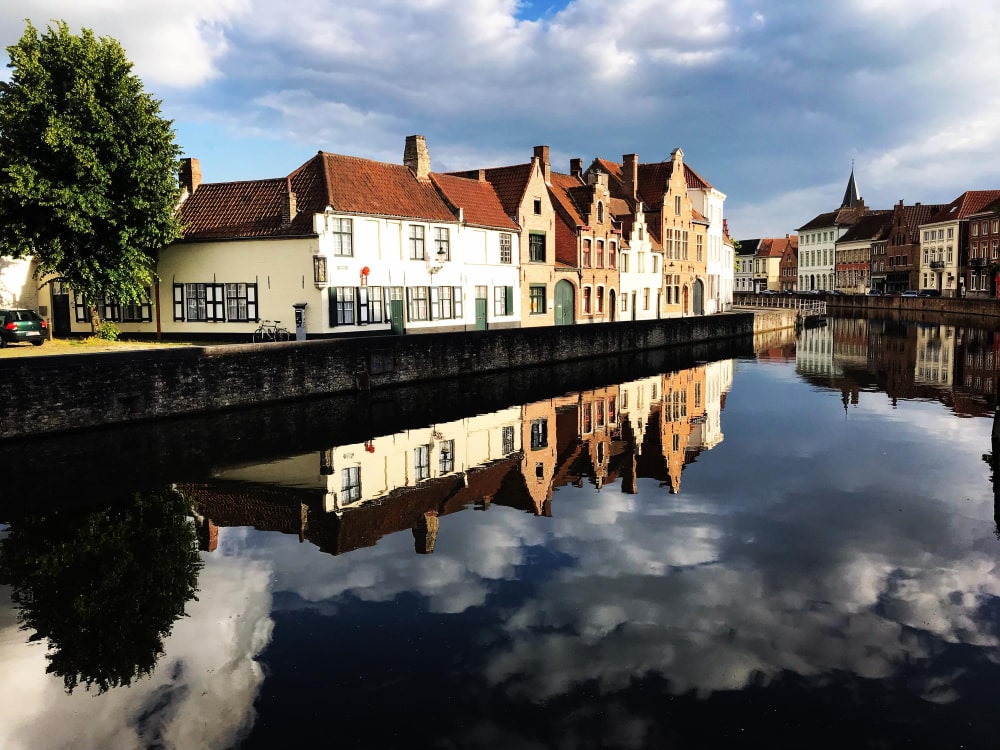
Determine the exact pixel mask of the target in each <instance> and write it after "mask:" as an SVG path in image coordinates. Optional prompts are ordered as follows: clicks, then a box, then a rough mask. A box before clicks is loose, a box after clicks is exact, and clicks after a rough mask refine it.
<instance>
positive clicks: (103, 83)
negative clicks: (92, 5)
mask: <svg viewBox="0 0 1000 750" xmlns="http://www.w3.org/2000/svg"><path fill="white" fill-rule="evenodd" d="M7 53H8V55H9V56H10V62H9V63H8V66H7V67H9V68H12V69H13V73H12V75H11V79H10V81H9V82H6V83H0V247H2V249H3V253H4V254H5V255H12V256H14V257H18V258H23V257H27V256H33V257H34V258H36V260H37V263H38V273H39V274H41V275H53V276H54V277H55V278H57V279H60V280H63V281H65V282H66V283H68V284H69V285H70V286H71V287H72V288H73V289H74V290H75V291H76V292H77V293H78V294H82V295H83V296H84V297H85V298H86V299H87V300H89V301H90V302H91V318H92V322H93V324H94V326H95V330H96V325H97V324H98V322H99V318H98V313H97V307H98V305H97V302H99V301H101V300H103V299H104V297H105V296H108V297H110V298H112V299H116V300H119V301H121V302H137V301H140V300H141V299H142V298H144V297H145V295H146V289H147V287H148V286H149V285H150V283H151V281H152V277H153V274H154V273H155V262H156V256H157V253H158V251H159V249H160V248H162V247H163V246H164V245H167V244H169V243H170V242H172V241H173V240H175V239H176V238H177V237H179V236H180V224H179V220H178V217H177V213H176V208H177V200H178V197H179V188H178V184H177V179H176V176H177V171H178V167H179V162H178V159H179V156H180V148H179V147H178V146H177V145H176V144H175V142H174V132H173V128H172V122H171V121H169V120H164V119H162V118H161V117H160V102H159V101H157V100H155V99H153V98H152V97H151V96H149V94H147V93H145V92H144V91H143V85H142V81H140V80H139V78H138V77H137V76H136V75H134V74H133V73H132V63H131V62H130V61H129V60H128V58H127V57H126V56H125V51H124V50H123V49H122V47H121V45H120V44H119V43H118V42H117V41H115V40H114V39H110V38H107V37H101V38H97V37H95V36H94V32H93V31H91V30H89V29H84V30H83V31H82V33H81V34H80V35H79V36H77V35H74V34H71V33H70V31H69V28H68V27H67V25H66V23H65V22H61V21H60V22H56V23H55V25H54V26H50V27H49V28H48V30H47V32H46V33H44V34H41V35H40V34H39V33H38V32H37V31H36V30H35V28H34V27H33V26H32V25H31V23H30V21H29V22H28V24H27V27H26V29H25V31H24V34H23V36H22V37H21V39H20V40H19V41H18V42H17V44H14V45H12V46H10V47H8V48H7Z"/></svg>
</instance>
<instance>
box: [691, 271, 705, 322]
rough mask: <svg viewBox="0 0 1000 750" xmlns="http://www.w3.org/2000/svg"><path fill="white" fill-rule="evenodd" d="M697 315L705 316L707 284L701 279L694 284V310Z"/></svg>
mask: <svg viewBox="0 0 1000 750" xmlns="http://www.w3.org/2000/svg"><path fill="white" fill-rule="evenodd" d="M693 312H694V314H695V315H704V314H705V284H704V283H703V282H702V280H701V279H698V280H697V281H695V282H694V310H693Z"/></svg>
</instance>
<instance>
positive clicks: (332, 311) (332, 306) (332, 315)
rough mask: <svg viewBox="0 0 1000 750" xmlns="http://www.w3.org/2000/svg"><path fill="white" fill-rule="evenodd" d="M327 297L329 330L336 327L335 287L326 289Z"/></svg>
mask: <svg viewBox="0 0 1000 750" xmlns="http://www.w3.org/2000/svg"><path fill="white" fill-rule="evenodd" d="M327 297H328V299H329V300H330V328H336V327H337V287H335V286H331V287H327Z"/></svg>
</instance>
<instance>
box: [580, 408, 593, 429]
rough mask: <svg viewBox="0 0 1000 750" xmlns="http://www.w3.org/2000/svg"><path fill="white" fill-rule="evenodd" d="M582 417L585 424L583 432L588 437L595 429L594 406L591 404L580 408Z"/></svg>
mask: <svg viewBox="0 0 1000 750" xmlns="http://www.w3.org/2000/svg"><path fill="white" fill-rule="evenodd" d="M580 417H581V421H582V423H583V425H582V431H583V434H584V435H586V434H587V433H588V432H592V431H593V429H594V426H593V419H594V405H593V404H591V403H586V404H583V405H582V406H581V407H580Z"/></svg>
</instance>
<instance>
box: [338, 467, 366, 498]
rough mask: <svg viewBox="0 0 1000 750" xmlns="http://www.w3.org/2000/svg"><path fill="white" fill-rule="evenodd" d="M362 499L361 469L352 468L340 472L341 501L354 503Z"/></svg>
mask: <svg viewBox="0 0 1000 750" xmlns="http://www.w3.org/2000/svg"><path fill="white" fill-rule="evenodd" d="M360 499H361V467H360V466H350V467H348V468H346V469H342V470H341V472H340V500H341V502H345V503H353V502H356V501H358V500H360Z"/></svg>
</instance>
